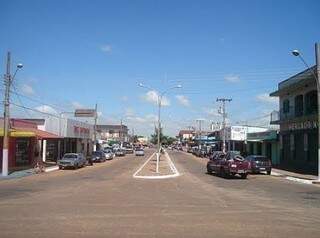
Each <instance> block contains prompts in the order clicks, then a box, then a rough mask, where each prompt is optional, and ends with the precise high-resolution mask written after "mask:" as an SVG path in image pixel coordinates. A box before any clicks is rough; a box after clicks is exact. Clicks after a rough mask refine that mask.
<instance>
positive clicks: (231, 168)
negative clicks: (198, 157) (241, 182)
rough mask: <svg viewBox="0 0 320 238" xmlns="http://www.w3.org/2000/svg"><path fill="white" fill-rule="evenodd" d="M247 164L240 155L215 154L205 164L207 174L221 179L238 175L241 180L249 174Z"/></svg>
mask: <svg viewBox="0 0 320 238" xmlns="http://www.w3.org/2000/svg"><path fill="white" fill-rule="evenodd" d="M249 166H250V165H249V162H248V161H246V160H245V159H244V158H243V157H242V156H241V155H238V154H235V153H230V152H228V153H227V154H224V153H223V152H221V153H216V154H215V156H213V157H210V160H209V161H208V163H207V172H208V173H212V172H215V173H216V174H219V175H221V176H222V177H229V176H235V175H236V174H238V175H240V176H241V178H243V179H245V178H247V175H248V172H249Z"/></svg>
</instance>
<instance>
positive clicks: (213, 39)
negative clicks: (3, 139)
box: [0, 0, 320, 135]
mask: <svg viewBox="0 0 320 238" xmlns="http://www.w3.org/2000/svg"><path fill="white" fill-rule="evenodd" d="M318 9H320V2H319V1H317V0H314V1H311V0H308V1H165V0H163V1H147V0H146V1H129V0H127V1H57V0H56V1H48V0H45V1H40V0H39V1H33V0H30V1H15V0H13V1H5V2H2V3H1V8H0V29H1V37H0V56H1V58H2V60H1V61H2V62H3V63H2V64H1V65H2V66H1V68H0V72H1V74H3V73H4V71H5V55H6V52H7V50H10V51H11V52H12V58H13V64H15V63H18V62H23V64H24V68H23V70H22V71H21V72H19V74H18V75H17V78H16V81H15V85H16V88H17V91H18V93H19V94H22V95H25V96H28V98H27V97H23V96H21V97H20V99H19V98H18V97H17V96H15V95H13V98H12V100H13V101H14V102H15V103H16V104H23V105H25V106H27V107H30V108H37V109H40V110H44V111H47V112H50V113H55V112H59V111H63V110H65V111H71V110H73V109H74V108H75V107H93V105H94V104H95V103H96V102H97V103H98V105H99V111H100V112H101V117H100V122H102V123H104V122H108V123H118V122H119V121H120V118H123V121H124V123H126V124H128V125H129V127H130V128H135V131H136V132H138V133H139V134H146V135H148V134H150V133H151V132H152V130H153V122H154V119H155V115H156V107H155V105H154V103H153V100H154V96H155V95H154V93H152V92H148V90H145V89H143V88H139V87H138V86H137V84H138V83H139V82H142V83H144V84H146V85H149V86H150V87H153V88H156V89H159V90H164V89H166V88H168V87H171V86H173V85H176V84H181V85H182V86H183V88H182V89H177V90H173V91H170V93H169V94H168V95H167V97H166V99H167V104H170V105H167V106H165V107H164V108H163V113H162V115H163V123H164V125H165V131H166V132H167V133H169V134H171V135H174V134H175V133H177V131H178V130H179V129H181V128H185V127H187V126H195V125H196V123H195V119H197V118H204V119H206V122H205V126H207V125H208V124H209V123H210V122H211V121H215V122H218V121H220V117H219V115H217V108H218V107H219V105H218V104H217V103H216V102H215V100H216V98H217V97H231V98H232V99H233V101H232V102H231V103H229V104H228V112H229V120H230V123H236V122H240V123H241V122H243V121H246V122H247V123H249V124H254V125H262V124H265V123H266V121H268V118H267V117H265V118H264V119H263V120H261V119H260V117H262V116H265V115H266V114H268V113H269V112H270V111H271V110H272V109H274V108H277V107H278V105H277V101H276V100H273V99H270V98H268V97H267V94H268V93H270V92H271V91H274V90H275V89H276V87H277V83H278V82H280V81H281V80H284V79H286V78H287V77H289V76H290V75H292V74H295V73H297V72H299V71H300V70H303V69H304V66H303V65H302V63H301V62H300V61H299V60H298V59H297V58H294V57H293V56H291V55H290V51H291V50H292V49H295V48H297V49H299V50H300V51H301V52H303V56H304V57H305V59H306V61H307V62H309V64H310V65H312V64H314V43H315V42H316V41H320V31H319V22H320V16H319V14H318ZM32 99H33V100H32ZM12 111H13V113H14V114H15V115H17V116H22V117H26V116H29V115H33V116H35V115H34V112H32V111H29V112H26V110H22V109H19V108H14V106H13V108H12ZM255 118H258V119H255Z"/></svg>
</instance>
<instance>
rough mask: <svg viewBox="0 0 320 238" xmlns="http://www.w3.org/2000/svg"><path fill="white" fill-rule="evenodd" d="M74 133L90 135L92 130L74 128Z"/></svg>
mask: <svg viewBox="0 0 320 238" xmlns="http://www.w3.org/2000/svg"><path fill="white" fill-rule="evenodd" d="M73 132H74V133H75V134H89V133H90V129H88V128H85V127H80V126H73Z"/></svg>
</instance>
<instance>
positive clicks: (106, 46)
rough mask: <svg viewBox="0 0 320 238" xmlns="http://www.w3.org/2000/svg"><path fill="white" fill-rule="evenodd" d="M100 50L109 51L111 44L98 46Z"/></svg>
mask: <svg viewBox="0 0 320 238" xmlns="http://www.w3.org/2000/svg"><path fill="white" fill-rule="evenodd" d="M100 50H101V51H103V52H105V53H111V51H112V46H111V45H103V46H101V47H100Z"/></svg>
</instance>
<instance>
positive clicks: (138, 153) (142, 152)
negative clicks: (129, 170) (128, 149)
mask: <svg viewBox="0 0 320 238" xmlns="http://www.w3.org/2000/svg"><path fill="white" fill-rule="evenodd" d="M135 155H136V156H144V150H143V149H142V148H137V149H136V151H135Z"/></svg>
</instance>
